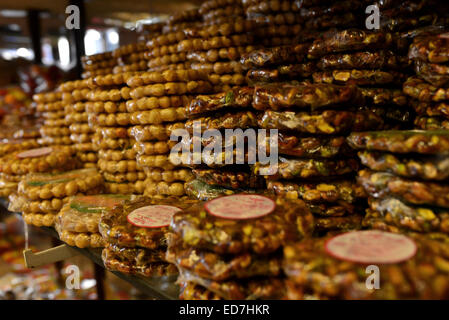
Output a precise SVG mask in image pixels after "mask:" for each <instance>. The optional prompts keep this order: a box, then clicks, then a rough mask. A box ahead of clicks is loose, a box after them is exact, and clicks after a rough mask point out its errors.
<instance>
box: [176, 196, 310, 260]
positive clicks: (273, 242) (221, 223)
mask: <svg viewBox="0 0 449 320" xmlns="http://www.w3.org/2000/svg"><path fill="white" fill-rule="evenodd" d="M240 197H248V199H252V197H253V196H252V195H250V194H248V195H245V194H242V195H239V199H240ZM254 197H256V198H257V199H259V197H260V196H257V195H254ZM225 198H229V197H225ZM225 198H217V199H215V200H212V201H209V202H208V203H209V204H210V203H212V202H213V201H217V200H219V201H222V200H220V199H225ZM265 199H266V197H263V202H264V203H265V202H269V201H273V202H272V203H271V204H270V207H271V206H272V205H273V204H274V208H273V209H274V211H273V212H272V213H270V214H268V215H265V216H262V217H260V218H257V219H225V218H220V217H219V216H215V215H212V214H209V213H208V212H207V211H206V208H205V204H203V203H199V204H197V205H195V206H192V207H190V208H188V209H186V210H184V211H183V212H182V213H179V214H175V216H174V217H173V220H172V223H171V231H172V232H173V233H175V234H177V235H178V236H179V238H180V241H183V243H184V244H185V245H188V246H194V247H195V248H198V249H204V250H210V251H213V252H215V253H217V254H239V253H243V252H253V253H256V254H268V253H272V252H275V251H276V250H278V249H279V248H280V247H282V246H283V245H284V244H285V243H287V242H289V241H298V240H300V239H301V238H303V237H306V236H308V235H310V234H311V232H312V231H313V227H314V226H313V216H312V214H311V213H310V212H309V210H308V208H307V207H306V205H305V203H304V202H303V201H301V200H293V199H292V200H290V199H285V198H278V197H273V200H270V199H267V200H265ZM242 213H243V212H242ZM245 214H246V212H245Z"/></svg>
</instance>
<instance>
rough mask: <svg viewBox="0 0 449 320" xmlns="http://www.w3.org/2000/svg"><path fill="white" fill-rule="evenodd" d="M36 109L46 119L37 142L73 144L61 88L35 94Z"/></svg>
mask: <svg viewBox="0 0 449 320" xmlns="http://www.w3.org/2000/svg"><path fill="white" fill-rule="evenodd" d="M33 100H34V102H35V103H36V111H37V112H39V113H40V114H41V116H42V118H43V119H44V123H43V125H42V126H41V128H40V129H39V131H40V134H41V137H40V138H38V139H37V142H38V143H39V144H40V145H42V146H52V145H67V146H69V145H71V144H72V140H71V139H70V129H69V125H68V123H67V121H66V118H65V108H64V107H65V103H64V101H63V93H62V92H61V91H59V90H57V91H53V92H47V93H39V94H35V95H34V96H33Z"/></svg>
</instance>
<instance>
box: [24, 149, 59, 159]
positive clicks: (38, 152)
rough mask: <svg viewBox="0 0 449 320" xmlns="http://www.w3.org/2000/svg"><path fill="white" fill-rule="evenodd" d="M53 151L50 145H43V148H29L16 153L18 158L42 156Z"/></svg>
mask: <svg viewBox="0 0 449 320" xmlns="http://www.w3.org/2000/svg"><path fill="white" fill-rule="evenodd" d="M52 151H53V148H51V147H43V148H36V149H31V150H27V151H23V152H21V153H19V154H18V155H17V157H19V158H35V157H42V156H46V155H48V154H50V153H51V152H52Z"/></svg>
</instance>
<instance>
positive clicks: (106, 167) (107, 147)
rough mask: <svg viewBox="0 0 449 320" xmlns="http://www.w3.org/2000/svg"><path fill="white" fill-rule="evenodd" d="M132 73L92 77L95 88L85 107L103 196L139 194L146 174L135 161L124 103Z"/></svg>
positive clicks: (128, 119) (128, 96)
mask: <svg viewBox="0 0 449 320" xmlns="http://www.w3.org/2000/svg"><path fill="white" fill-rule="evenodd" d="M131 75H132V73H120V74H109V75H105V76H98V77H95V78H94V80H93V82H94V85H95V89H93V90H91V91H90V92H89V94H88V99H89V102H88V103H87V104H86V107H87V114H88V122H89V126H90V127H91V128H92V129H93V130H95V135H94V137H93V139H92V142H93V144H94V148H95V149H96V150H98V163H97V165H98V169H99V171H100V172H101V174H102V175H103V177H104V180H105V191H106V193H114V194H116V193H118V194H132V193H137V194H141V193H142V192H143V189H144V186H143V181H144V180H145V174H144V172H143V171H142V169H141V168H140V167H139V166H138V164H137V162H136V153H135V152H134V150H133V148H132V147H133V143H134V141H133V139H132V138H131V137H130V136H129V134H128V128H129V125H130V124H131V120H130V114H129V113H128V112H127V110H126V100H128V99H130V91H131V89H130V88H129V87H128V86H127V85H126V81H127V79H128V78H129V77H130V76H131Z"/></svg>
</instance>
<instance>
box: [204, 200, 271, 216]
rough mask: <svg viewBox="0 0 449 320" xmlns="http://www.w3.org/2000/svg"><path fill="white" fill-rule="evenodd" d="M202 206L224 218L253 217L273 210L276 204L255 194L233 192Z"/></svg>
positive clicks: (214, 214)
mask: <svg viewBox="0 0 449 320" xmlns="http://www.w3.org/2000/svg"><path fill="white" fill-rule="evenodd" d="M204 208H205V209H206V211H207V212H209V213H210V214H211V215H213V216H216V217H219V218H224V219H236V220H243V219H255V218H260V217H263V216H266V215H267V214H270V213H271V212H273V210H274V209H275V208H276V204H275V203H274V201H273V200H271V199H270V198H267V197H264V196H261V195H257V194H235V195H231V196H225V197H221V198H216V199H213V200H211V201H208V202H206V203H205V204H204Z"/></svg>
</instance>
